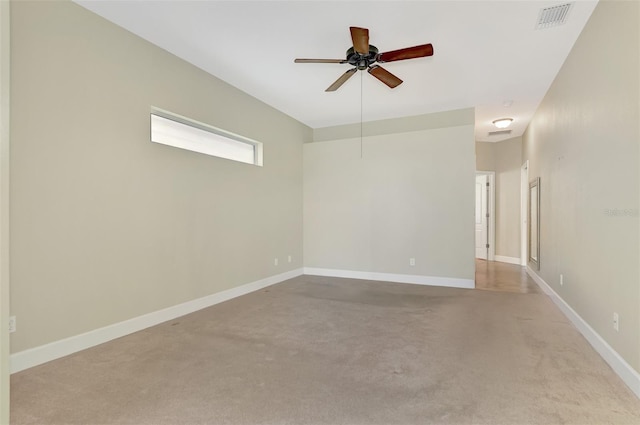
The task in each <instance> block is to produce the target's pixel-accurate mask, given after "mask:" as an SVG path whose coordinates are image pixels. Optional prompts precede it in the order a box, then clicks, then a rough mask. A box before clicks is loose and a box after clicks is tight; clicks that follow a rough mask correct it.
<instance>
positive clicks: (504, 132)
mask: <svg viewBox="0 0 640 425" xmlns="http://www.w3.org/2000/svg"><path fill="white" fill-rule="evenodd" d="M505 134H511V130H496V131H490V132H489V136H502V135H505Z"/></svg>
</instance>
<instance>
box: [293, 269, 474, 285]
mask: <svg viewBox="0 0 640 425" xmlns="http://www.w3.org/2000/svg"><path fill="white" fill-rule="evenodd" d="M304 274H308V275H314V276H328V277H346V278H351V279H364V280H377V281H384V282H397V283H411V284H415V285H428V286H447V287H450V288H463V289H473V288H475V287H476V283H475V281H474V280H473V279H460V278H454V277H434V276H420V275H410V274H395V273H376V272H361V271H354V270H336V269H321V268H314V267H305V268H304Z"/></svg>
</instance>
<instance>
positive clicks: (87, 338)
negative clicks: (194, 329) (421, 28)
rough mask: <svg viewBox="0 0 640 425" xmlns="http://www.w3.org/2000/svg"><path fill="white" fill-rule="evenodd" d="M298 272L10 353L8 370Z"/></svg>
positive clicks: (149, 324) (179, 314) (131, 330)
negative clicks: (9, 367)
mask: <svg viewBox="0 0 640 425" xmlns="http://www.w3.org/2000/svg"><path fill="white" fill-rule="evenodd" d="M300 275H302V269H301V268H300V269H295V270H291V271H289V272H285V273H281V274H278V275H275V276H270V277H267V278H265V279H260V280H257V281H255V282H251V283H247V284H245V285H241V286H237V287H235V288H231V289H227V290H225V291H222V292H218V293H215V294H211V295H207V296H206V297H202V298H198V299H195V300H191V301H187V302H185V303H182V304H178V305H174V306H172V307H168V308H165V309H163V310H158V311H154V312H152V313H148V314H145V315H142V316H139V317H135V318H133V319H129V320H125V321H124V322H119V323H115V324H113V325H109V326H105V327H103V328H99V329H95V330H93V331H89V332H86V333H83V334H80V335H75V336H72V337H69V338H65V339H61V340H59V341H54V342H51V343H49V344H45V345H41V346H39V347H35V348H31V349H29V350H25V351H21V352H19V353H15V354H12V355H11V373H16V372H20V371H21V370H25V369H28V368H30V367H33V366H37V365H40V364H42V363H46V362H49V361H51V360H55V359H58V358H60V357H64V356H68V355H69V354H73V353H76V352H78V351H81V350H85V349H87V348H91V347H94V346H96V345H98V344H103V343H105V342H108V341H111V340H113V339H116V338H120V337H123V336H125V335H129V334H131V333H134V332H138V331H141V330H143V329H146V328H148V327H151V326H154V325H157V324H159V323H163V322H166V321H168V320H172V319H175V318H176V317H180V316H184V315H186V314H189V313H193V312H194V311H198V310H202V309H203V308H207V307H211V306H212V305H215V304H219V303H221V302H224V301H228V300H230V299H232V298H236V297H239V296H241V295H245V294H248V293H250V292H254V291H257V290H260V289H262V288H265V287H267V286H271V285H274V284H276V283H280V282H283V281H285V280H287V279H292V278H294V277H297V276H300Z"/></svg>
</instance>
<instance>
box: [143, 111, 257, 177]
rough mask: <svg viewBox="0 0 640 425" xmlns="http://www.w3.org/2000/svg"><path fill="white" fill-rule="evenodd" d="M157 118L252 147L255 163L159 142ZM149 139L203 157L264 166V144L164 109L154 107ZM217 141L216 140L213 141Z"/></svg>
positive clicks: (150, 119)
mask: <svg viewBox="0 0 640 425" xmlns="http://www.w3.org/2000/svg"><path fill="white" fill-rule="evenodd" d="M154 115H155V116H157V117H160V118H163V119H166V120H169V121H173V122H176V123H178V124H181V125H184V126H187V127H191V128H194V129H197V130H201V131H204V132H207V133H211V134H213V135H215V136H217V137H222V138H224V139H226V140H227V141H231V142H234V143H242V144H245V145H250V146H252V147H253V162H247V161H244V160H241V159H236V158H229V157H224V156H219V155H215V154H213V153H211V152H206V151H205V150H204V149H203V150H198V149H197V148H194V147H193V146H191V147H187V146H184V145H182V146H181V145H180V144H179V143H176V144H172V143H165V142H163V141H158V140H154V138H153V116H154ZM149 139H150V140H151V142H153V143H158V144H161V145H165V146H171V147H175V148H178V149H184V150H188V151H191V152H196V153H200V154H203V155H208V156H212V157H214V158H220V159H226V160H229V161H234V162H239V163H241V164H249V165H256V166H258V167H262V166H263V144H262V143H261V142H258V141H256V140H253V139H250V138H248V137H244V136H241V135H239V134H236V133H233V132H231V131H227V130H223V129H221V128H218V127H215V126H212V125H209V124H205V123H203V122H200V121H196V120H194V119H191V118H187V117H185V116H182V115H179V114H175V113H173V112H169V111H166V110H164V109H160V108H155V107H152V108H151V112H150V115H149ZM213 141H215V140H213Z"/></svg>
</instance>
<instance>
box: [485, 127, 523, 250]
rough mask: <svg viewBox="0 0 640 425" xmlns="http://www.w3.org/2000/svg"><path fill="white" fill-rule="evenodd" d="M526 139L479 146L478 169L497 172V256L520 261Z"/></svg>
mask: <svg viewBox="0 0 640 425" xmlns="http://www.w3.org/2000/svg"><path fill="white" fill-rule="evenodd" d="M521 166H522V138H521V137H514V138H511V139H507V140H504V141H502V142H496V143H486V142H476V169H477V170H478V171H495V173H496V183H495V184H496V187H495V192H496V195H495V198H496V199H495V208H496V255H499V256H504V257H512V258H520V167H521Z"/></svg>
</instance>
